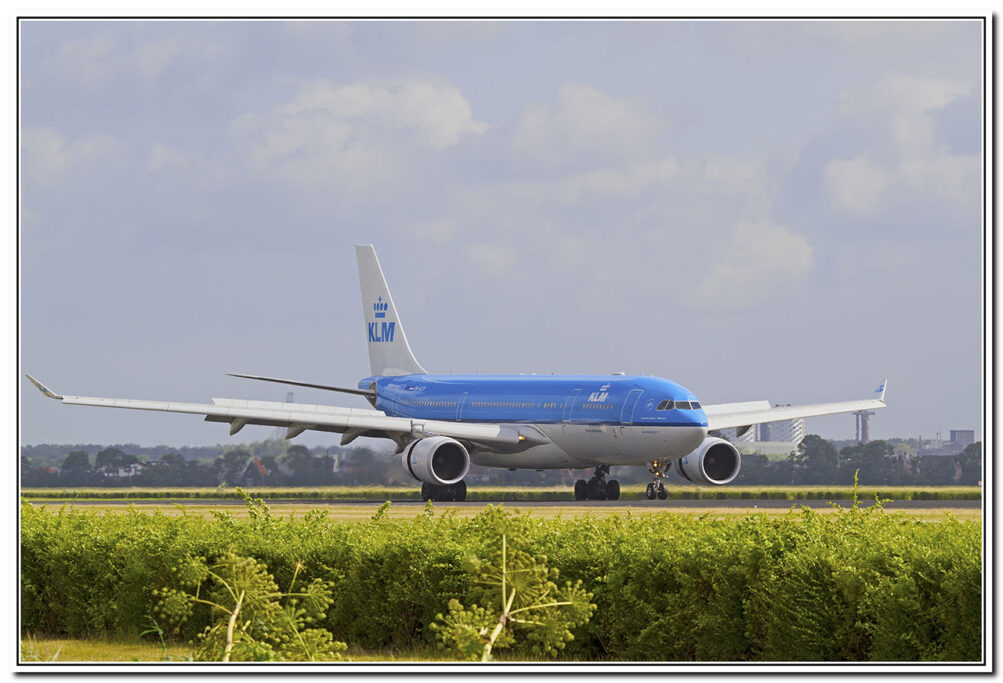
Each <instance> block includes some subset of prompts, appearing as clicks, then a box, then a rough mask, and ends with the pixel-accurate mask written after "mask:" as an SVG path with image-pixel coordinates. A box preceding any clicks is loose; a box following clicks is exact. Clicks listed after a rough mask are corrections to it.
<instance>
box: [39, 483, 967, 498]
mask: <svg viewBox="0 0 1003 683" xmlns="http://www.w3.org/2000/svg"><path fill="white" fill-rule="evenodd" d="M644 488H645V484H632V485H624V486H622V487H621V488H620V498H621V500H646V498H645V495H644ZM246 490H247V491H248V492H250V493H251V494H252V495H254V496H259V497H261V498H265V499H268V500H309V501H328V500H331V501H336V500H353V499H354V500H358V499H362V500H378V501H384V500H412V501H413V500H419V499H420V498H421V488H420V487H418V486H316V487H310V486H285V487H282V486H261V487H250V488H247V489H246ZM853 491H854V488H853V487H852V486H725V487H707V486H669V487H667V489H666V492H667V494H668V499H669V500H790V501H798V500H849V499H851V498H852V497H853ZM21 495H22V497H23V498H25V499H27V500H53V501H58V500H172V499H177V500H191V499H197V500H207V501H211V500H241V499H242V498H243V494H242V493H240V491H239V490H238V489H237V488H230V487H221V486H216V487H208V486H202V487H198V486H192V487H168V488H150V487H134V488H121V487H119V488H112V487H88V488H72V489H67V488H51V487H50V488H24V489H22V490H21ZM858 495H859V496H860V497H861V498H865V499H867V500H873V499H874V497H875V496H878V497H879V498H881V499H886V500H929V501H938V500H979V499H981V498H982V489H981V488H980V487H978V486H867V487H861V488H860V489H859V490H858ZM573 499H574V489H573V487H571V486H548V487H535V486H507V487H496V486H484V487H481V486H470V487H469V488H468V489H467V500H470V501H492V502H501V501H520V500H522V501H546V500H564V501H569V502H570V501H572V500H573Z"/></svg>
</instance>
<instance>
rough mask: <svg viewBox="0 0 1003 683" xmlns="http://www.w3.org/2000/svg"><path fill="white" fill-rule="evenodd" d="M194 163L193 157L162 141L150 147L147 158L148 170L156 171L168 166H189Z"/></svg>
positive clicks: (181, 167) (179, 167) (180, 167)
mask: <svg viewBox="0 0 1003 683" xmlns="http://www.w3.org/2000/svg"><path fill="white" fill-rule="evenodd" d="M191 163H192V157H191V156H189V155H188V154H185V153H184V152H182V151H180V150H177V149H175V148H173V147H171V146H169V145H165V144H164V143H162V142H156V143H154V144H153V147H152V148H151V149H150V155H149V158H148V160H147V165H146V167H147V170H149V171H152V172H154V173H156V172H158V171H163V170H165V169H168V168H178V169H183V168H188V166H189V165H190V164H191Z"/></svg>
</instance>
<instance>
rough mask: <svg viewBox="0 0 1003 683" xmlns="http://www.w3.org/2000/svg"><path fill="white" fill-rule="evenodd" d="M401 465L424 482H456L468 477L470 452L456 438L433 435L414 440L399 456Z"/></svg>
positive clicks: (443, 483)
mask: <svg viewBox="0 0 1003 683" xmlns="http://www.w3.org/2000/svg"><path fill="white" fill-rule="evenodd" d="M400 459H401V460H400V462H401V467H403V468H404V469H405V470H407V471H408V473H409V474H410V475H411V476H412V477H414V478H415V479H417V480H419V481H423V482H425V483H426V484H439V485H440V486H441V485H446V484H455V483H456V482H458V481H460V480H462V479H463V477H465V476H467V470H469V469H470V454H469V453H467V449H466V448H464V447H463V444H461V443H460V442H459V441H457V440H456V439H450V438H449V437H448V436H432V437H428V438H425V439H418V440H417V441H413V442H412V443H411V444H410V445H409V446H408V447H407V448H405V449H404V452H403V453H401V455H400Z"/></svg>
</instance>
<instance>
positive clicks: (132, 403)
mask: <svg viewBox="0 0 1003 683" xmlns="http://www.w3.org/2000/svg"><path fill="white" fill-rule="evenodd" d="M27 377H28V379H29V380H31V382H32V383H33V384H34V385H35V386H36V387H38V389H39V391H41V392H42V393H43V394H45V395H46V396H48V397H49V398H53V399H57V400H61V401H62V402H63V403H65V404H68V405H79V406H100V407H104V408H128V409H131V410H156V411H160V412H165V413H190V414H194V415H204V416H205V420H206V421H207V422H225V423H229V425H230V434H236V433H237V432H239V431H240V430H241V429H243V427H244V426H245V425H249V424H253V425H266V426H271V427H286V429H287V431H286V438H287V439H291V438H293V437H295V436H298V435H299V434H301V433H303V432H304V431H306V430H308V429H312V430H315V431H321V432H336V433H340V434H343V437H342V439H341V442H342V444H347V443H349V442H351V441H353V440H354V439H355V438H357V437H359V436H372V437H383V438H389V439H393V440H394V441H396V442H397V443H398V446H400V447H403V445H404V444H406V443H407V442H409V441H411V440H412V439H413V438H418V437H423V436H449V437H452V438H454V439H457V440H460V441H468V442H475V443H491V444H508V445H511V446H518V445H525V446H529V445H532V444H533V443H539V442H540V441H541V435H540V434H539V433H537V432H536V431H535V430H533V429H530V428H527V427H519V426H515V425H501V424H491V423H483V422H481V423H469V422H449V421H446V420H424V419H412V418H407V417H388V416H387V415H385V414H383V413H382V412H381V411H378V410H363V409H359V408H339V407H337V406H323V405H311V404H307V403H273V402H270V401H249V400H245V399H234V398H214V399H212V403H179V402H175V401H141V400H135V399H125V398H98V397H92V396H64V395H60V394H57V393H55V392H54V391H52V390H51V389H49V388H48V387H46V386H45V385H44V384H42V383H41V382H39V381H38V380H36V379H35V378H34V377H32V376H31V375H28V376H27Z"/></svg>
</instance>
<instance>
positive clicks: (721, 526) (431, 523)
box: [21, 501, 982, 661]
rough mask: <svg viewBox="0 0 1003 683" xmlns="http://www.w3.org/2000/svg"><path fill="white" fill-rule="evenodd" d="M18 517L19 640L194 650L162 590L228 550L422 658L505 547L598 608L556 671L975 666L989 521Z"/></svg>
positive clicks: (354, 640)
mask: <svg viewBox="0 0 1003 683" xmlns="http://www.w3.org/2000/svg"><path fill="white" fill-rule="evenodd" d="M21 514H22V530H21V541H22V572H21V578H22V588H21V590H22V633H23V634H26V635H27V634H46V635H47V636H50V637H57V636H59V637H70V638H81V637H104V638H107V637H110V636H115V637H120V638H126V639H128V638H135V637H136V636H137V635H138V634H139V633H143V632H144V631H149V630H150V623H151V620H155V621H156V623H157V625H158V628H159V629H160V630H162V631H163V632H164V633H165V634H166V637H167V638H168V642H169V643H174V644H179V643H180V644H183V643H188V642H194V641H195V640H196V637H197V636H198V634H200V633H203V632H205V631H206V629H207V628H211V627H212V626H213V624H214V619H215V618H217V617H218V615H216V616H215V617H214V614H213V610H212V609H211V608H210V607H208V606H207V605H204V604H198V603H193V604H190V605H187V603H185V605H187V607H185V606H184V605H181V603H178V602H177V601H176V600H175V602H171V601H169V600H166V599H165V595H173V596H177V595H179V594H180V593H183V592H185V591H190V582H191V580H192V576H191V568H192V567H197V566H215V565H217V564H218V563H219V562H221V561H222V560H223V558H225V557H226V556H227V554H228V553H231V552H236V553H239V554H240V555H242V556H245V557H251V558H255V559H256V560H257V561H259V562H261V563H263V564H264V565H265V566H266V567H267V571H268V573H269V574H271V575H272V576H274V582H275V584H276V585H278V586H283V587H286V586H290V585H292V584H297V585H307V584H309V583H310V582H314V581H319V582H323V584H324V585H325V586H328V587H329V589H330V598H331V602H330V604H329V605H328V606H327V608H326V612H325V613H324V615H323V616H322V617H320V618H319V619H318V620H317V621H316V623H313V624H312V625H311V626H312V627H315V628H318V629H322V630H324V631H326V632H327V633H330V634H331V635H332V637H333V638H334V639H336V640H338V641H344V642H345V643H347V644H348V652H349V653H351V652H352V651H353V650H358V649H361V650H363V651H367V652H373V651H423V650H427V649H429V648H434V647H435V646H436V643H437V642H439V641H438V640H437V636H436V631H435V630H434V629H433V628H431V626H432V624H435V623H442V622H441V619H442V617H439V615H442V614H447V613H451V612H450V609H451V608H450V605H451V601H457V602H458V603H462V604H463V605H470V604H472V603H475V602H476V601H477V599H478V596H479V595H480V594H481V593H483V588H482V587H481V588H479V587H478V583H477V577H478V575H479V572H481V568H482V567H483V566H484V563H485V562H488V561H490V559H491V558H492V557H495V556H496V555H497V553H498V551H499V549H500V548H501V539H502V538H503V537H505V538H507V539H508V544H509V548H510V549H514V550H516V551H520V552H526V553H531V554H532V556H533V557H536V558H538V559H539V561H540V562H545V563H546V566H548V567H550V568H554V569H559V576H560V583H562V584H563V583H564V582H565V581H572V582H577V581H581V585H582V586H583V587H584V590H587V591H588V592H589V593H590V594H591V596H592V597H591V601H592V603H594V604H595V606H596V608H595V612H594V614H593V615H592V617H591V619H590V620H589V621H587V622H585V623H581V624H577V625H575V626H574V627H573V628H571V631H570V633H571V634H572V635H573V636H574V639H573V640H570V641H567V642H566V643H565V647H564V649H563V650H561V652H560V654H559V655H558V658H560V659H565V660H568V659H570V660H649V661H651V660H654V661H677V660H683V661H689V660H711V661H846V660H851V661H856V660H910V661H912V660H947V661H978V660H979V659H981V648H982V632H981V614H982V612H981V606H982V604H981V603H982V592H981V583H982V576H981V535H982V527H981V523H979V522H978V521H964V522H963V521H959V520H957V519H955V518H953V517H952V516H950V515H948V516H947V518H946V519H944V520H943V521H942V522H940V523H937V524H930V523H926V522H922V521H917V520H915V519H911V518H909V517H906V516H902V515H893V514H886V513H885V512H883V511H882V510H881V509H880V508H879V507H874V508H868V509H857V508H853V509H845V510H842V511H840V512H838V513H835V514H827V515H822V514H818V513H815V512H812V511H811V510H807V509H802V510H801V511H797V512H793V511H792V512H789V513H787V514H785V515H781V516H767V515H758V514H757V515H747V516H743V517H740V518H727V519H707V518H702V517H694V516H683V515H673V514H671V513H663V514H661V515H654V514H652V515H645V516H638V517H632V516H622V515H621V516H610V517H605V518H596V517H593V516H583V517H577V518H574V519H570V520H561V519H540V518H534V517H529V516H526V515H512V514H510V513H507V512H505V511H504V510H502V509H501V508H495V507H489V508H488V509H487V510H485V511H483V512H481V513H480V514H478V515H477V516H475V517H473V518H470V519H460V518H458V517H456V516H454V515H452V514H449V513H446V514H437V513H436V510H435V509H433V508H432V507H431V506H427V507H426V509H425V511H424V512H423V513H421V514H419V515H417V516H415V517H412V518H410V519H390V518H389V516H388V515H387V512H386V507H384V508H381V510H380V511H379V512H377V514H376V515H374V516H373V518H372V519H370V520H368V521H367V522H363V523H357V524H339V523H334V522H332V521H330V520H329V519H328V518H327V515H326V514H325V513H324V512H321V511H314V512H312V513H309V514H307V515H305V516H304V517H303V518H302V519H291V518H290V519H278V518H276V517H274V516H272V515H271V513H270V511H269V510H268V508H267V506H266V505H264V504H263V503H261V502H260V501H259V502H258V503H256V504H252V505H250V507H249V509H248V518H247V520H246V521H241V520H237V519H235V518H234V516H233V515H231V514H230V513H228V512H226V511H216V512H215V514H214V515H213V517H212V518H211V519H207V518H203V517H201V516H188V515H181V516H178V517H168V516H166V515H162V514H152V515H148V514H142V513H140V512H137V511H135V510H130V511H128V512H125V513H113V514H95V513H92V512H80V511H76V510H69V509H62V510H59V511H50V510H47V509H44V508H40V507H37V506H34V505H30V504H26V505H24V506H22V510H21ZM172 606H173V608H172ZM179 606H180V609H175V608H178V607H179ZM147 637H148V638H154V641H153V642H154V643H155V644H156V642H157V641H156V639H155V637H154V636H147ZM530 647H531V646H530V645H529V644H528V643H525V642H520V641H518V640H517V641H515V642H513V643H512V645H511V650H510V655H508V656H511V657H513V658H516V659H518V658H527V659H529V658H537V657H538V656H540V655H534V654H533V652H532V650H531V649H530ZM548 656H553V655H548ZM62 659H63V661H66V660H65V658H62Z"/></svg>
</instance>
